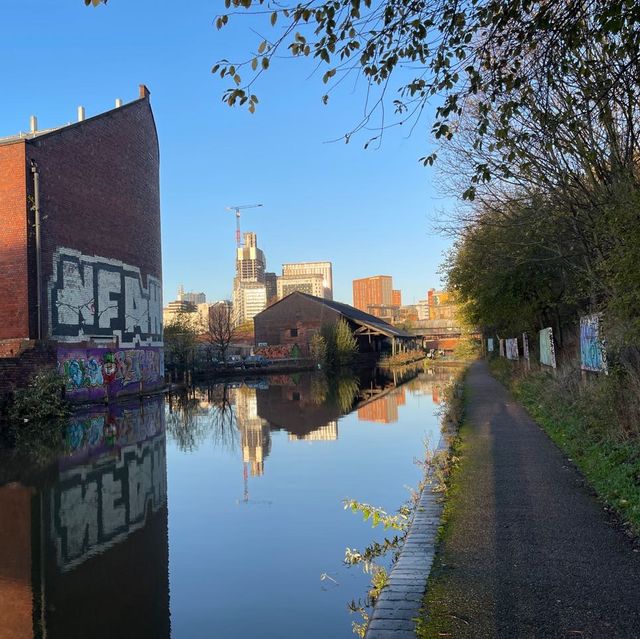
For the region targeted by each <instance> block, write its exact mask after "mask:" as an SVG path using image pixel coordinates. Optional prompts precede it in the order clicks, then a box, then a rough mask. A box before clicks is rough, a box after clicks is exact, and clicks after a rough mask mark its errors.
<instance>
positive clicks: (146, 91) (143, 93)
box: [139, 84, 151, 99]
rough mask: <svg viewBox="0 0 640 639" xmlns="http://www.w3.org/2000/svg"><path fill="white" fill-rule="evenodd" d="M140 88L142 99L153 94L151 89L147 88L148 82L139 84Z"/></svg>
mask: <svg viewBox="0 0 640 639" xmlns="http://www.w3.org/2000/svg"><path fill="white" fill-rule="evenodd" d="M139 89H140V99H142V98H148V97H149V95H151V92H150V91H149V89H147V85H146V84H141V85H140V86H139Z"/></svg>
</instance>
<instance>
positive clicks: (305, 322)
mask: <svg viewBox="0 0 640 639" xmlns="http://www.w3.org/2000/svg"><path fill="white" fill-rule="evenodd" d="M340 319H343V320H345V321H346V322H347V324H348V325H349V326H350V328H351V330H352V331H353V335H354V337H355V338H356V341H357V343H358V351H359V352H360V353H361V354H365V353H380V352H383V351H391V352H394V353H395V351H396V350H397V349H404V348H413V347H414V346H415V343H414V341H415V338H414V337H413V336H412V335H409V334H408V333H406V332H404V331H402V330H400V329H399V328H396V327H395V326H391V324H388V323H387V322H385V321H384V320H382V319H380V318H379V317H375V316H373V315H370V314H369V313H364V312H363V311H361V310H359V309H357V308H354V307H353V306H349V305H348V304H342V303H341V302H336V301H334V300H328V299H325V298H321V297H314V296H313V295H308V294H307V293H301V292H300V291H296V292H294V293H291V294H290V295H288V296H287V297H285V298H283V299H281V300H279V301H278V302H276V303H275V304H273V305H272V306H269V307H268V308H266V309H265V310H264V311H262V312H261V313H258V314H257V315H256V316H255V317H254V318H253V323H254V328H255V341H256V345H264V346H276V345H280V346H289V347H293V346H297V347H298V348H299V350H300V351H301V352H302V354H303V355H308V353H309V343H310V341H311V338H312V337H313V336H314V335H315V334H316V333H318V332H319V331H320V329H321V328H322V326H324V325H325V324H335V323H336V322H337V321H338V320H340Z"/></svg>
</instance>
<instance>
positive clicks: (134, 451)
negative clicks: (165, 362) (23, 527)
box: [49, 404, 167, 572]
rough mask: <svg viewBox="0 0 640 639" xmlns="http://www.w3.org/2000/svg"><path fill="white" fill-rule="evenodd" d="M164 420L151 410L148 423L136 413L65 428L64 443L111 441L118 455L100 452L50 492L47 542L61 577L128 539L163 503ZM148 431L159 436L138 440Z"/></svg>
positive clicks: (70, 471)
mask: <svg viewBox="0 0 640 639" xmlns="http://www.w3.org/2000/svg"><path fill="white" fill-rule="evenodd" d="M159 405H160V404H159ZM163 415H164V414H163V412H162V410H159V411H153V410H152V411H151V412H150V415H149V418H146V417H144V416H143V412H142V411H141V410H140V409H139V408H138V409H136V410H124V411H123V412H122V414H120V415H115V416H114V415H112V416H108V415H93V416H87V417H86V418H85V419H84V420H82V419H78V420H74V421H73V422H72V423H71V424H70V425H69V427H68V429H67V442H68V444H70V443H72V442H74V443H78V442H80V441H82V442H83V443H82V446H85V445H86V446H91V445H92V444H91V442H93V445H95V446H99V445H100V442H102V443H103V444H104V443H105V442H107V441H111V442H112V444H111V447H112V446H113V445H117V446H118V447H119V455H118V456H116V457H115V458H114V457H113V456H111V457H110V456H109V453H108V452H107V453H106V454H105V453H104V452H103V453H102V455H101V456H99V457H97V458H94V459H93V461H92V462H88V463H85V464H82V465H77V464H76V465H74V466H73V467H72V468H70V469H68V470H63V471H61V473H60V476H59V480H58V481H57V482H56V484H55V486H54V487H53V488H52V489H51V491H50V493H49V503H50V508H51V510H50V513H51V514H50V518H51V529H50V530H51V538H52V541H53V544H54V546H55V548H56V560H57V564H58V567H59V568H60V570H62V571H63V572H64V571H67V570H70V569H72V568H74V567H76V566H78V565H79V564H81V563H82V562H83V561H85V560H86V559H88V558H89V557H92V556H94V555H96V554H99V553H103V552H104V551H105V550H106V549H108V548H110V547H111V546H113V545H115V544H117V543H119V542H120V541H122V540H124V539H126V538H127V537H128V536H129V535H130V534H131V533H132V532H134V531H135V530H138V529H139V528H141V527H142V526H144V524H145V519H146V517H147V516H148V514H149V513H150V512H156V511H158V510H159V509H160V508H161V507H163V506H164V505H165V504H166V500H167V469H166V442H165V436H164V428H163V422H162V419H163ZM151 422H153V424H151ZM151 430H153V431H155V432H159V434H156V435H155V436H153V437H151V439H146V440H144V441H141V440H140V438H141V437H145V436H146V435H147V433H148V432H149V431H151ZM79 433H82V436H81V437H80V436H79ZM76 452H77V451H76Z"/></svg>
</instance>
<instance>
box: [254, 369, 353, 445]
mask: <svg viewBox="0 0 640 639" xmlns="http://www.w3.org/2000/svg"><path fill="white" fill-rule="evenodd" d="M256 395H257V411H258V414H259V415H260V417H261V418H262V419H263V420H265V421H266V422H267V423H268V424H269V427H270V428H271V430H284V431H287V432H288V433H289V439H290V440H292V441H295V440H307V441H320V440H324V441H331V440H336V439H338V421H337V420H338V417H339V416H340V415H341V414H342V411H341V410H340V408H339V406H338V401H336V400H335V399H334V398H333V397H332V395H331V393H330V392H329V389H328V388H324V387H323V386H322V384H321V383H319V377H318V376H315V377H314V376H312V375H311V374H310V373H300V374H297V375H295V376H288V375H279V376H277V378H272V379H271V380H270V384H269V386H268V388H265V389H258V390H257V392H256ZM351 401H352V400H351Z"/></svg>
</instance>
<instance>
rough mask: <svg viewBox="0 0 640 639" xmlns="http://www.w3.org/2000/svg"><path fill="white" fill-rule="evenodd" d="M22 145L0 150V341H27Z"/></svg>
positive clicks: (17, 144) (24, 196)
mask: <svg viewBox="0 0 640 639" xmlns="http://www.w3.org/2000/svg"><path fill="white" fill-rule="evenodd" d="M26 185H27V178H26V161H25V143H24V141H20V142H16V143H14V144H6V145H1V146H0V339H8V338H14V337H17V338H28V337H29V314H28V302H27V296H28V282H27V278H28V275H27V271H28V269H27V229H28V226H27V194H26Z"/></svg>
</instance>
